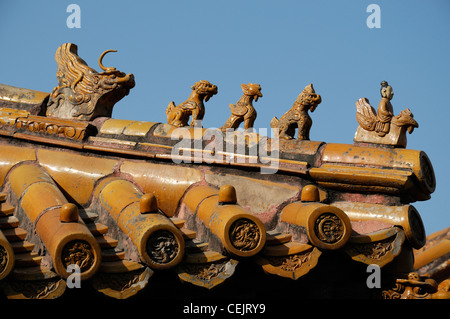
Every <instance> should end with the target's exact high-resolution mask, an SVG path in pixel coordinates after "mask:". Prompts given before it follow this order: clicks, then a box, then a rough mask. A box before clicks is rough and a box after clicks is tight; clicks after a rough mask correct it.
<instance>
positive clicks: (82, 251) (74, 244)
mask: <svg viewBox="0 0 450 319" xmlns="http://www.w3.org/2000/svg"><path fill="white" fill-rule="evenodd" d="M61 259H62V261H63V264H64V265H65V267H66V268H67V267H68V266H69V265H78V266H79V267H80V270H81V272H84V271H86V270H89V269H90V268H91V267H92V265H93V264H94V254H93V251H92V247H91V245H89V243H87V242H85V241H83V240H74V241H71V242H69V243H67V244H66V245H65V246H64V248H63V250H62V253H61Z"/></svg>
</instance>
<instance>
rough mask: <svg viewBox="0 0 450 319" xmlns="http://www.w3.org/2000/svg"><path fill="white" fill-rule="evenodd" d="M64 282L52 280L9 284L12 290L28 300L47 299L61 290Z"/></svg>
mask: <svg viewBox="0 0 450 319" xmlns="http://www.w3.org/2000/svg"><path fill="white" fill-rule="evenodd" d="M61 284H62V280H60V279H59V278H51V279H46V280H25V281H22V280H11V281H9V282H8V285H9V286H10V288H11V289H12V290H13V291H15V292H19V293H21V294H23V296H24V297H25V298H28V299H45V298H46V297H48V296H49V295H50V294H52V293H53V292H55V291H56V290H58V289H59V288H60V285H61Z"/></svg>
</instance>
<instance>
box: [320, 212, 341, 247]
mask: <svg viewBox="0 0 450 319" xmlns="http://www.w3.org/2000/svg"><path fill="white" fill-rule="evenodd" d="M314 233H315V234H316V236H317V238H318V239H319V240H320V241H323V242H325V243H330V244H332V243H336V242H338V241H339V240H340V239H341V238H342V236H343V235H344V224H343V222H342V220H341V219H340V218H339V217H338V216H336V215H335V214H330V213H325V214H322V215H320V216H319V217H318V218H317V219H316V221H315V225H314Z"/></svg>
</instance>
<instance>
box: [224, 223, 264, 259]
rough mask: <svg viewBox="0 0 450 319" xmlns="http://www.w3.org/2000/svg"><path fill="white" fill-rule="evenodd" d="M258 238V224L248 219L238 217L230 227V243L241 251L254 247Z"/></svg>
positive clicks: (259, 235)
mask: <svg viewBox="0 0 450 319" xmlns="http://www.w3.org/2000/svg"><path fill="white" fill-rule="evenodd" d="M260 238H261V234H260V231H259V228H258V226H257V225H256V224H255V223H254V222H253V221H251V220H249V219H246V218H241V219H238V220H236V221H235V222H234V223H233V224H232V225H231V227H230V241H231V244H232V245H233V246H234V247H235V248H237V249H239V250H241V251H250V250H252V249H255V248H256V247H257V246H258V243H259V240H260Z"/></svg>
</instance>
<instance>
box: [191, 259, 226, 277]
mask: <svg viewBox="0 0 450 319" xmlns="http://www.w3.org/2000/svg"><path fill="white" fill-rule="evenodd" d="M227 262H228V261H225V262H222V263H210V264H185V265H184V269H185V271H186V272H187V273H188V274H190V275H193V276H195V278H197V279H200V280H206V281H208V280H212V279H214V278H216V277H218V276H219V275H220V273H222V272H223V271H224V269H225V264H226V263H227Z"/></svg>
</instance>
